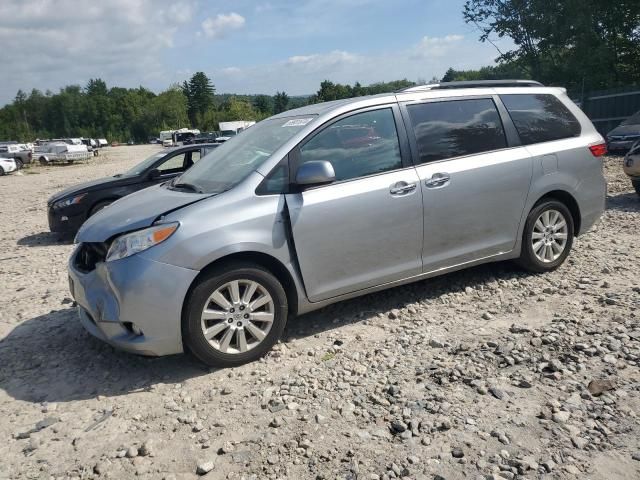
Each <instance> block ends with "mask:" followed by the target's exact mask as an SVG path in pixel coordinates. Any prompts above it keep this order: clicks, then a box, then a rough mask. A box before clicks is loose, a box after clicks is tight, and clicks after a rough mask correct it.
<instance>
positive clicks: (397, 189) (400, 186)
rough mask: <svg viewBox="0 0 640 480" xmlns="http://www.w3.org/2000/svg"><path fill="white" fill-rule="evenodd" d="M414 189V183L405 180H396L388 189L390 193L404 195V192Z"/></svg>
mask: <svg viewBox="0 0 640 480" xmlns="http://www.w3.org/2000/svg"><path fill="white" fill-rule="evenodd" d="M415 189H416V184H415V183H407V182H398V183H396V184H394V185H391V188H390V189H389V193H390V194H391V195H404V194H406V193H411V192H413V191H414V190H415Z"/></svg>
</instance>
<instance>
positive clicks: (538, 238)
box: [531, 209, 569, 263]
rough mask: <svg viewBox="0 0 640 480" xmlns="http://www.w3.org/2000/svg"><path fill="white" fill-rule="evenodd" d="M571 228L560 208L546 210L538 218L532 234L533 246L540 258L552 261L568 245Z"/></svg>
mask: <svg viewBox="0 0 640 480" xmlns="http://www.w3.org/2000/svg"><path fill="white" fill-rule="evenodd" d="M568 233H569V228H568V226H567V220H566V218H565V217H564V215H563V214H562V213H561V212H559V211H558V210H553V209H551V210H545V211H544V212H542V213H541V214H540V216H539V217H538V218H537V220H536V222H535V224H534V226H533V233H532V235H531V248H532V250H533V253H534V255H535V256H536V258H537V259H538V260H540V261H541V262H543V263H551V262H554V261H555V260H557V259H558V258H559V257H560V256H561V255H562V254H563V252H564V251H565V249H566V247H567V236H568Z"/></svg>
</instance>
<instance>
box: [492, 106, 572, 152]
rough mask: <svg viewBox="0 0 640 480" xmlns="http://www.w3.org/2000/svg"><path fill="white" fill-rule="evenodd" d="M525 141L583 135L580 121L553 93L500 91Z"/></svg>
mask: <svg viewBox="0 0 640 480" xmlns="http://www.w3.org/2000/svg"><path fill="white" fill-rule="evenodd" d="M500 99H501V100H502V103H504V106H505V107H507V110H508V111H509V115H511V119H512V120H513V123H514V124H515V126H516V129H517V130H518V134H519V135H520V140H521V141H522V143H523V144H524V145H531V144H533V143H541V142H550V141H553V140H561V139H563V138H571V137H578V136H580V132H581V127H580V122H578V120H576V117H574V116H573V114H572V113H571V112H570V111H569V109H568V108H567V107H565V106H564V104H563V103H562V102H561V101H560V100H558V99H557V98H556V97H555V96H554V95H550V94H512V95H500Z"/></svg>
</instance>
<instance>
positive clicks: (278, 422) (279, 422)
mask: <svg viewBox="0 0 640 480" xmlns="http://www.w3.org/2000/svg"><path fill="white" fill-rule="evenodd" d="M269 426H270V427H273V428H278V427H281V426H282V418H280V417H274V418H273V419H272V420H271V422H269Z"/></svg>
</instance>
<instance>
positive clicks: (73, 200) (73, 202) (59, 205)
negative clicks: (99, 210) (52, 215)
mask: <svg viewBox="0 0 640 480" xmlns="http://www.w3.org/2000/svg"><path fill="white" fill-rule="evenodd" d="M86 196H87V194H86V193H81V194H80V195H76V196H74V197H68V198H65V199H63V200H58V201H57V202H55V203H54V204H53V207H54V208H64V207H68V206H69V205H76V204H78V203H80V202H81V201H82V199H83V198H84V197H86Z"/></svg>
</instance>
